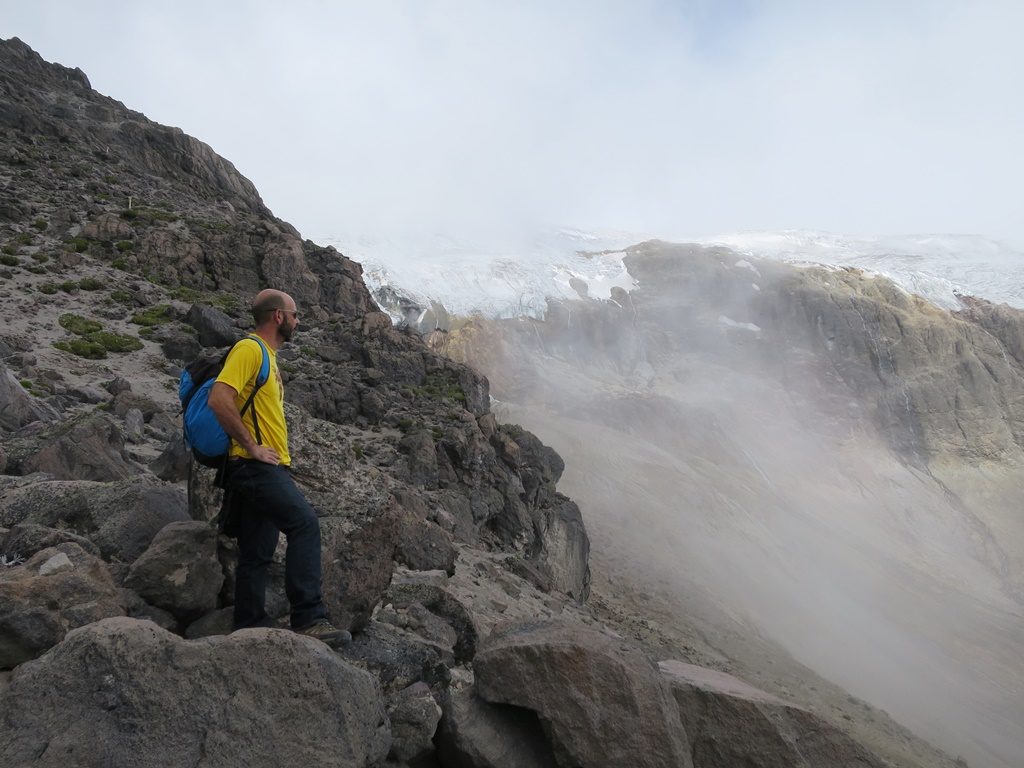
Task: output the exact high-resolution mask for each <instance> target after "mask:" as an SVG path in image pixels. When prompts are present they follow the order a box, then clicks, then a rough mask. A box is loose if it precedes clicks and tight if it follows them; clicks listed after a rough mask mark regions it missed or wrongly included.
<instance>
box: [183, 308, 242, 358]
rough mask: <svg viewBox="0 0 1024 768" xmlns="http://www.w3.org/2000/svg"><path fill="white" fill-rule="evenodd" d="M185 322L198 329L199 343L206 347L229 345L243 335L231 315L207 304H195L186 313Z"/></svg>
mask: <svg viewBox="0 0 1024 768" xmlns="http://www.w3.org/2000/svg"><path fill="white" fill-rule="evenodd" d="M185 322H186V323H188V324H189V325H191V326H192V327H193V328H195V329H196V331H197V332H198V333H199V343H200V344H202V345H203V346H204V347H227V346H230V345H231V344H234V343H235V342H236V341H237V340H238V339H239V338H241V336H242V333H241V332H240V331H239V330H238V328H236V327H235V323H234V321H233V320H232V319H231V318H230V317H228V316H227V315H225V314H224V313H223V312H221V311H220V310H219V309H215V308H214V307H210V306H207V305H205V304H193V305H192V306H191V308H190V309H189V310H188V314H187V315H185Z"/></svg>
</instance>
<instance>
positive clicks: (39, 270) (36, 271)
mask: <svg viewBox="0 0 1024 768" xmlns="http://www.w3.org/2000/svg"><path fill="white" fill-rule="evenodd" d="M25 269H27V270H28V271H29V272H31V273H32V274H33V275H45V274H46V267H41V266H39V265H38V264H32V265H31V266H28V267H25Z"/></svg>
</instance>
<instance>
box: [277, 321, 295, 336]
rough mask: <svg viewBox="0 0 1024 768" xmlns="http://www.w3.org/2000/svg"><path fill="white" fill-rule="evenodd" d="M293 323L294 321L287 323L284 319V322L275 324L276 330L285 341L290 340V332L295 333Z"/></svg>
mask: <svg viewBox="0 0 1024 768" xmlns="http://www.w3.org/2000/svg"><path fill="white" fill-rule="evenodd" d="M295 325H296V324H295V323H294V322H293V323H290V324H289V323H288V321H287V320H286V321H285V322H283V323H281V324H280V325H279V326H277V332H278V333H279V334H280V335H281V338H282V339H284V340H285V341H291V340H292V334H293V333H295Z"/></svg>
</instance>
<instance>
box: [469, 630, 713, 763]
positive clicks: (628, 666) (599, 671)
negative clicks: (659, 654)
mask: <svg viewBox="0 0 1024 768" xmlns="http://www.w3.org/2000/svg"><path fill="white" fill-rule="evenodd" d="M473 670H474V672H475V673H476V692H477V695H478V696H479V697H480V698H482V699H484V700H485V701H489V702H491V703H496V704H512V705H515V706H518V707H526V708H527V709H530V710H533V711H534V712H536V713H537V715H538V716H539V717H540V719H541V721H542V722H543V723H544V725H545V729H546V731H547V732H548V734H549V735H550V738H551V744H552V749H553V751H554V754H555V757H556V759H557V760H558V762H559V764H560V765H587V766H595V767H596V766H608V768H614V767H617V766H623V765H630V766H637V767H640V766H666V768H667V767H668V766H672V767H673V768H678V766H692V765H693V763H692V762H691V758H690V749H689V743H688V741H687V736H686V732H685V731H684V729H683V726H682V724H681V722H680V720H679V709H678V707H677V705H676V702H675V700H674V699H673V698H672V696H671V695H670V694H669V693H668V691H667V689H666V687H665V686H664V685H663V684H662V681H661V677H660V674H659V672H658V668H657V667H656V666H655V665H654V664H653V663H652V662H651V661H650V660H649V659H648V658H647V657H646V656H644V654H643V653H641V652H640V650H639V649H637V648H636V647H634V646H631V645H629V644H627V643H626V642H624V641H622V640H616V639H615V638H612V637H609V636H608V635H605V634H602V633H600V632H597V631H596V630H592V629H589V628H584V627H580V626H574V625H571V624H568V623H562V622H554V621H549V622H541V623H536V624H526V625H518V626H509V627H507V628H504V629H499V630H496V631H495V632H494V633H493V634H492V635H491V636H489V637H488V638H487V639H486V641H485V642H484V643H483V645H482V647H481V649H480V650H479V651H478V652H477V655H476V657H475V658H474V659H473Z"/></svg>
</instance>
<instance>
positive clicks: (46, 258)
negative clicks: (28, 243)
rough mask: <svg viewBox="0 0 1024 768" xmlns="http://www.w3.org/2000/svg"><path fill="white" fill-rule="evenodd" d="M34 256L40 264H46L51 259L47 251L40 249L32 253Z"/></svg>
mask: <svg viewBox="0 0 1024 768" xmlns="http://www.w3.org/2000/svg"><path fill="white" fill-rule="evenodd" d="M32 258H33V259H35V260H36V261H38V262H39V263H40V264H45V263H46V262H48V261H49V260H50V257H49V256H47V255H46V254H45V253H39V252H38V251H37V252H36V253H33V254H32Z"/></svg>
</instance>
